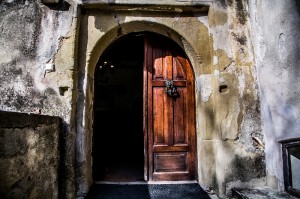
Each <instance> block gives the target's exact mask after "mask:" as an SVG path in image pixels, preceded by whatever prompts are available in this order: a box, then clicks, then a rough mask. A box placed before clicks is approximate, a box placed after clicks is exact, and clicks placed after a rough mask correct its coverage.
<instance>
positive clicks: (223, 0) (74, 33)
mask: <svg viewBox="0 0 300 199" xmlns="http://www.w3.org/2000/svg"><path fill="white" fill-rule="evenodd" d="M97 2H98V3H100V4H101V6H103V5H105V6H106V7H105V6H104V7H105V8H109V9H104V10H103V7H102V10H101V9H100V7H101V6H100V7H97V5H95V3H97ZM124 4H125V5H124ZM143 4H147V5H149V4H151V6H150V7H147V6H144V7H142V8H139V6H140V5H143ZM298 4H299V3H298V1H297V0H288V1H280V0H266V1H262V0H255V1H248V0H215V1H205V0H203V1H201V0H199V1H196V0H195V1H193V0H182V1H181V0H178V1H177V0H161V1H160V0H155V1H151V2H149V1H147V0H139V1H137V0H132V1H127V0H126V1H125V0H108V1H104V0H84V1H82V2H80V1H72V0H69V1H68V2H67V1H64V3H63V2H62V1H59V3H58V4H51V5H45V4H42V3H40V2H37V1H31V0H27V1H25V0H5V1H1V2H0V11H1V12H0V46H1V48H2V49H1V51H0V56H1V60H0V67H1V72H2V73H1V74H0V95H1V98H0V109H1V110H8V111H18V112H27V113H32V112H36V113H42V114H47V115H52V116H60V117H61V118H63V124H64V128H63V135H62V146H63V147H62V149H63V150H62V153H61V156H62V157H63V159H64V162H63V166H62V167H61V169H62V170H61V174H62V178H63V179H64V182H63V183H62V184H61V187H60V189H61V190H64V194H65V196H64V198H74V197H78V198H84V196H85V194H86V193H87V192H88V190H89V187H90V185H91V183H92V178H91V176H92V175H91V174H92V170H91V164H92V160H91V148H92V147H91V146H92V142H93V140H92V132H93V129H92V126H93V120H92V119H91V118H93V73H94V68H95V65H96V63H97V60H98V58H99V57H100V56H101V53H103V51H104V50H105V48H107V47H109V45H110V44H111V43H112V42H113V41H114V40H116V39H118V38H120V37H121V36H123V35H125V34H127V33H130V32H137V31H152V32H157V33H160V34H163V35H165V36H168V37H171V38H172V39H173V40H174V41H175V42H177V43H178V44H179V45H180V46H181V47H182V48H183V49H184V50H185V51H186V53H187V55H188V57H189V59H190V61H191V64H192V66H193V69H194V72H195V81H196V91H195V95H196V120H197V151H198V154H197V157H198V168H197V169H198V180H199V183H200V184H201V185H202V186H203V187H204V188H206V189H209V190H214V191H215V192H216V193H218V195H219V196H220V197H226V195H228V194H230V190H231V188H233V187H255V186H264V185H266V179H265V175H266V172H265V169H266V168H267V174H268V176H269V178H268V179H267V181H268V182H270V183H269V185H272V183H271V180H272V179H273V180H274V179H275V184H277V181H276V180H277V179H278V180H279V185H280V187H281V188H282V181H283V177H282V172H281V164H278V162H279V163H281V153H280V145H279V144H278V141H279V140H282V139H286V138H290V137H299V133H298V131H299V128H300V126H299V124H298V123H299V121H298V118H297V115H298V114H299V112H300V109H299V108H297V107H300V106H299V103H298V100H297V97H298V96H297V93H298V91H299V89H300V86H299V85H300V84H299V75H297V74H299V73H298V72H299V71H298V65H299V56H298V54H299V48H300V47H299V42H296V41H298V40H299V39H300V38H299V34H298V32H299V29H300V28H299V27H300V25H299V10H300V9H299V5H298ZM79 5H82V7H80V8H78V6H79ZM114 5H117V8H118V9H120V10H114V9H115V8H116V7H114ZM197 5H205V6H209V8H208V7H201V6H198V7H197ZM85 6H86V7H85ZM122 6H123V7H122ZM130 6H134V9H131V10H130V11H128V9H130ZM189 6H190V7H189ZM90 8H93V9H90ZM147 8H148V9H149V10H147ZM189 8H190V9H194V11H195V10H197V8H200V9H199V10H198V11H197V12H196V13H192V14H191V13H188V14H186V13H185V15H181V13H180V10H181V9H185V11H188V9H189ZM206 8H207V9H206ZM77 9H79V10H77ZM97 9H98V10H97ZM126 9H127V10H126ZM168 10H172V12H171V13H168V12H167V11H168ZM207 10H208V11H207ZM266 16H267V17H266ZM276 26H277V28H274V27H276ZM259 88H260V90H259ZM261 115H262V116H263V120H262V119H261ZM265 147H266V148H265ZM265 155H266V156H265ZM265 157H266V159H265ZM265 163H266V164H267V166H266V167H265ZM272 176H273V178H272ZM273 187H274V186H273Z"/></svg>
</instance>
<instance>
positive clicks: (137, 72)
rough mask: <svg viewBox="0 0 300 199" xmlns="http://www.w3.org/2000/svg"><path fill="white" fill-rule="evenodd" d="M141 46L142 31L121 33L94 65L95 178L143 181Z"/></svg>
mask: <svg viewBox="0 0 300 199" xmlns="http://www.w3.org/2000/svg"><path fill="white" fill-rule="evenodd" d="M143 49H144V37H143V35H137V34H130V35H127V36H124V37H122V38H120V39H119V40H117V41H115V42H114V43H113V44H112V45H111V46H110V47H109V48H108V49H107V50H106V51H105V52H104V53H103V54H102V56H101V57H100V59H99V61H98V64H97V67H96V69H95V81H94V88H95V95H94V125H93V129H94V133H93V179H94V181H110V182H132V181H143V176H144V136H143V56H144V53H143Z"/></svg>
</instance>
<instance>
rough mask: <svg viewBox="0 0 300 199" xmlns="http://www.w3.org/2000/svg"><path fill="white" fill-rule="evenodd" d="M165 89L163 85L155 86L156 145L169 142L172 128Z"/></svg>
mask: <svg viewBox="0 0 300 199" xmlns="http://www.w3.org/2000/svg"><path fill="white" fill-rule="evenodd" d="M165 95H166V94H165V90H164V88H161V87H154V88H153V96H155V97H154V98H153V119H152V121H153V140H154V143H153V144H154V146H155V145H167V144H168V133H167V132H168V131H169V130H170V129H169V128H170V126H169V124H170V123H171V122H172V121H170V114H171V113H170V112H171V110H170V109H169V108H168V99H167V98H166V96H165Z"/></svg>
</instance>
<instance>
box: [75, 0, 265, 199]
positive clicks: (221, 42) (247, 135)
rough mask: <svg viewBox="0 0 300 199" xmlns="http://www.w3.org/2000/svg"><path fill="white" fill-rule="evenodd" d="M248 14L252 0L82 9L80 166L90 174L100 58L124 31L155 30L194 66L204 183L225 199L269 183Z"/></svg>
mask: <svg viewBox="0 0 300 199" xmlns="http://www.w3.org/2000/svg"><path fill="white" fill-rule="evenodd" d="M168 3H169V1H168ZM140 4H142V2H141V3H140ZM152 9H153V8H152ZM159 9H163V8H162V7H159ZM248 14H249V13H248V3H247V1H233V0H232V1H226V2H225V1H216V2H215V3H213V4H212V5H211V6H210V8H209V12H208V13H206V14H205V13H196V14H194V15H191V16H185V17H181V15H180V13H177V14H176V13H173V14H166V13H164V12H160V11H153V10H152V11H150V12H146V14H145V13H144V12H142V11H139V12H134V11H131V12H126V11H103V10H102V11H95V10H89V9H86V10H84V12H83V16H82V21H81V32H80V38H81V39H80V45H79V49H82V50H81V55H80V58H79V74H80V77H81V78H79V79H80V81H79V82H78V83H79V84H78V85H80V87H79V88H80V91H79V92H80V93H83V95H82V98H80V99H79V101H78V102H79V104H82V106H81V107H79V108H78V113H79V114H80V115H77V118H80V119H79V122H78V123H80V124H85V125H84V126H80V127H78V129H81V130H80V131H78V136H79V137H80V138H79V139H78V141H79V143H80V146H81V149H82V151H80V154H79V156H80V160H81V161H82V164H81V168H80V169H79V170H80V171H81V172H82V173H89V175H90V172H91V171H90V170H89V169H88V167H89V164H90V163H89V161H90V160H89V159H88V158H87V156H86V154H87V153H90V151H91V148H90V147H89V143H91V139H92V138H91V134H92V124H91V123H90V119H89V118H91V117H92V99H93V73H94V68H95V65H96V62H97V60H98V58H99V57H100V55H101V53H102V52H103V51H104V50H105V48H107V47H108V46H109V45H110V44H111V43H112V42H113V41H114V40H116V39H117V38H119V37H121V36H122V35H125V34H126V33H130V32H137V31H153V32H157V33H160V34H162V35H165V36H168V37H171V38H172V39H173V40H174V41H176V42H177V43H178V44H179V45H180V46H181V47H182V48H183V49H184V50H185V51H186V52H187V55H188V57H189V59H190V60H191V63H192V65H193V69H194V72H195V80H196V91H195V92H196V117H197V143H198V144H197V145H198V146H197V148H198V177H199V183H200V184H201V185H202V186H203V187H204V188H206V189H210V190H214V191H215V192H216V193H217V194H218V195H219V196H220V197H224V198H225V197H227V196H229V195H230V191H231V188H233V187H255V186H265V185H266V181H265V163H264V137H263V133H262V128H261V117H260V101H259V96H258V85H257V79H256V69H255V60H254V54H253V49H252V42H251V35H250V31H251V30H250V21H249V17H248ZM191 27H192V28H191ZM81 89H82V90H81ZM254 140H255V141H254ZM84 170H86V172H85V171H84ZM81 180H83V179H81ZM81 182H82V183H83V181H81Z"/></svg>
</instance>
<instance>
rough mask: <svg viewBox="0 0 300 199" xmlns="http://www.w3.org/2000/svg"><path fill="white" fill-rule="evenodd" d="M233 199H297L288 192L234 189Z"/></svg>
mask: <svg viewBox="0 0 300 199" xmlns="http://www.w3.org/2000/svg"><path fill="white" fill-rule="evenodd" d="M232 198H234V199H297V197H296V196H292V195H290V194H288V193H286V192H279V191H274V190H271V189H269V188H259V189H249V188H233V189H232Z"/></svg>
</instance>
